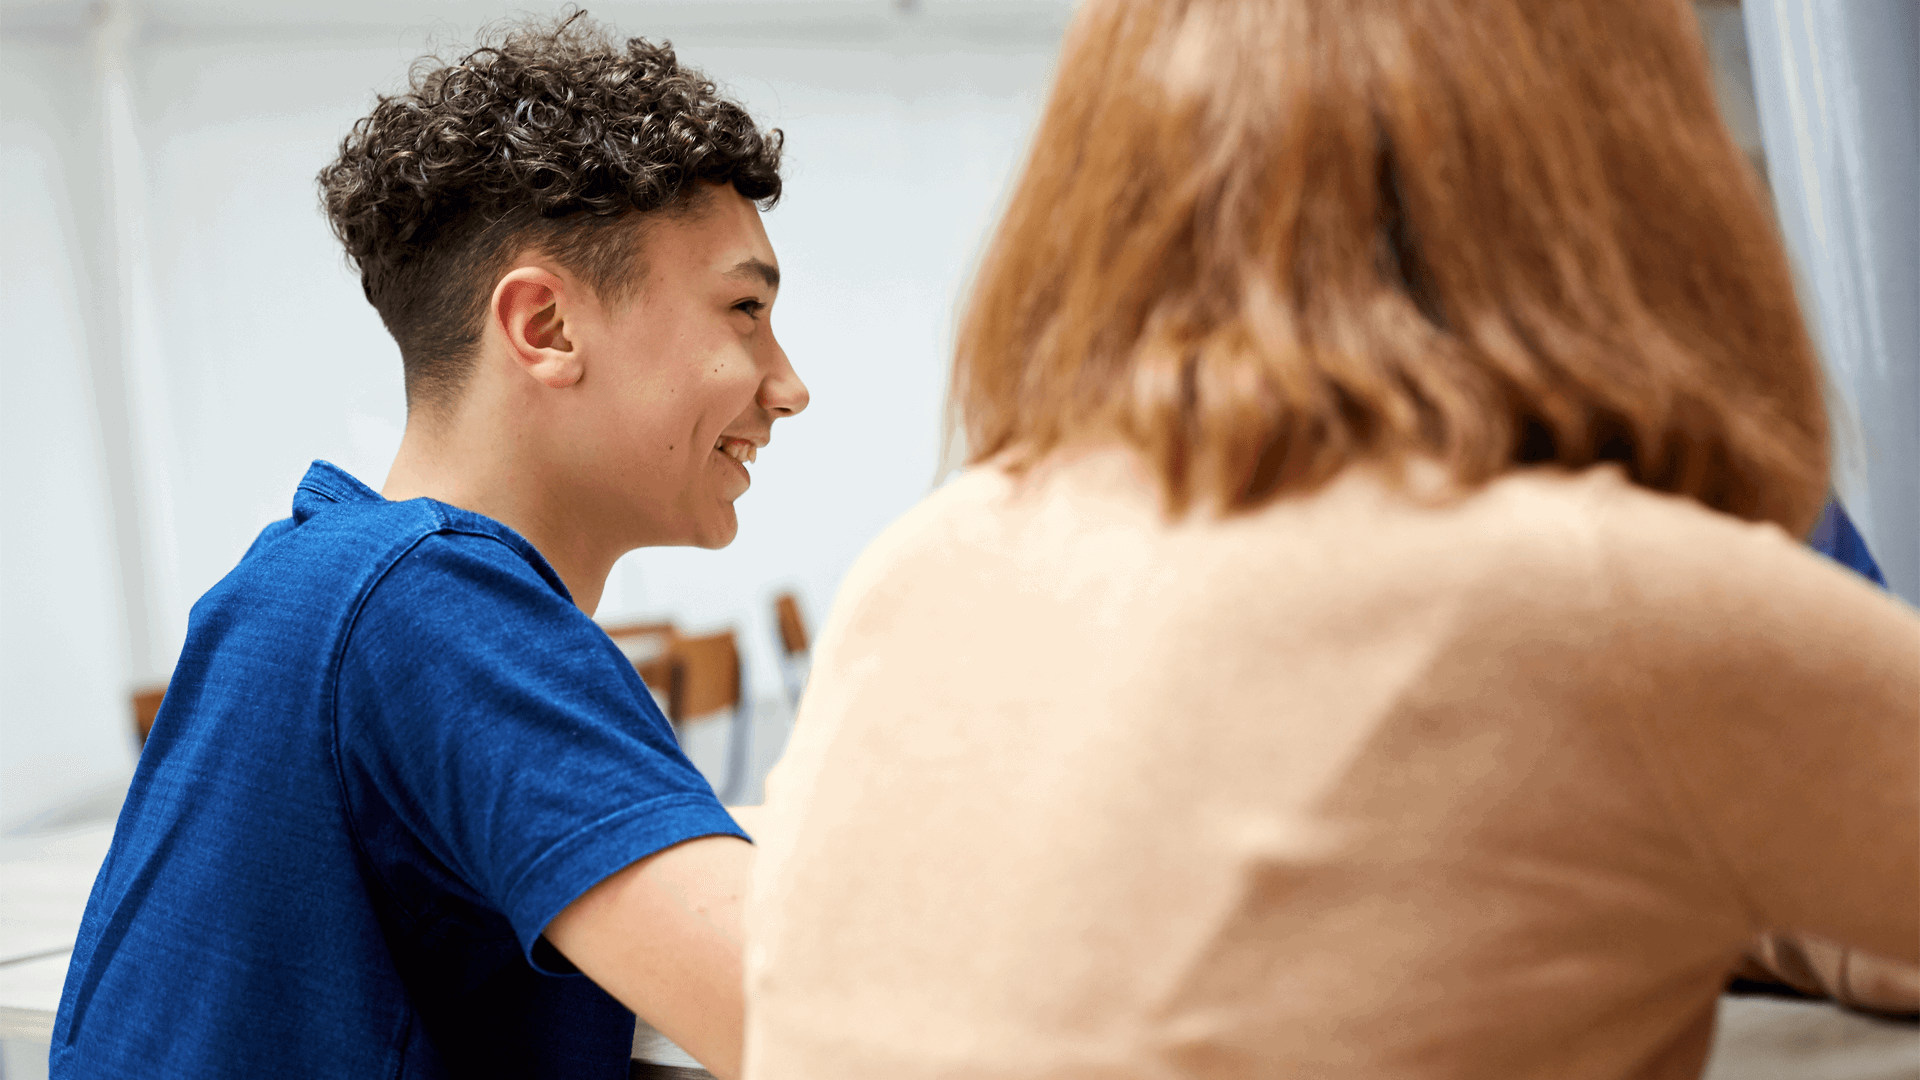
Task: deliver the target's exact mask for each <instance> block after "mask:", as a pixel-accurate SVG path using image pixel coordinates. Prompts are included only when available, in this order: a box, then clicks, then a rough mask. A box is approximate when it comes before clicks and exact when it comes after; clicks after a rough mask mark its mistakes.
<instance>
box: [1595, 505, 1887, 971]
mask: <svg viewBox="0 0 1920 1080" xmlns="http://www.w3.org/2000/svg"><path fill="white" fill-rule="evenodd" d="M1697 517H1698V520H1696V521H1691V522H1689V523H1688V524H1687V525H1686V526H1685V527H1684V530H1683V532H1684V534H1683V535H1670V534H1669V535H1659V536H1652V535H1646V534H1634V533H1632V532H1623V531H1619V530H1614V531H1613V532H1612V535H1610V536H1607V537H1606V539H1607V541H1608V542H1607V543H1605V544H1603V550H1604V551H1606V552H1607V553H1608V555H1607V559H1608V563H1609V564H1610V574H1609V576H1610V578H1611V580H1612V582H1613V584H1614V587H1615V595H1614V599H1615V604H1616V610H1615V614H1616V619H1615V623H1614V625H1615V627H1616V631H1615V632H1616V633H1617V634H1619V635H1620V636H1622V637H1623V638H1624V639H1625V640H1624V642H1623V646H1624V647H1623V649H1622V655H1624V656H1626V657H1629V658H1630V662H1629V663H1627V664H1625V665H1623V667H1622V677H1623V678H1624V679H1627V680H1630V681H1631V683H1632V687H1633V689H1632V693H1631V694H1630V695H1626V696H1627V697H1629V699H1630V700H1632V701H1633V702H1635V703H1636V706H1635V707H1634V708H1633V709H1632V710H1631V711H1632V712H1633V713H1634V714H1635V715H1634V716H1633V717H1632V718H1631V719H1632V721H1633V723H1634V727H1635V729H1636V735H1637V737H1638V739H1639V740H1640V741H1641V742H1642V743H1643V746H1644V750H1645V754H1646V757H1647V760H1648V761H1649V763H1650V765H1651V767H1652V768H1654V769H1655V770H1656V771H1657V772H1658V773H1660V774H1661V780H1662V782H1663V785H1664V786H1665V787H1666V788H1667V790H1668V791H1670V792H1671V793H1672V801H1673V804H1674V812H1675V813H1676V814H1677V815H1679V816H1680V817H1681V818H1682V819H1683V825H1684V826H1685V827H1686V828H1688V829H1689V830H1690V831H1692V832H1694V833H1695V835H1697V836H1698V837H1699V838H1700V840H1701V846H1702V848H1703V849H1704V850H1705V853H1706V856H1707V857H1708V858H1710V859H1713V860H1716V861H1718V862H1720V863H1721V864H1722V869H1724V870H1725V871H1726V872H1727V873H1728V874H1729V875H1730V876H1731V878H1732V879H1733V883H1734V885H1735V887H1736V888H1737V889H1738V891H1739V893H1740V895H1741V896H1742V897H1743V898H1744V899H1745V902H1746V904H1747V905H1748V907H1749V908H1750V911H1749V914H1750V917H1751V918H1752V919H1753V920H1754V922H1755V923H1756V924H1757V925H1756V927H1755V928H1756V929H1765V930H1783V931H1788V932H1799V933H1812V934H1817V935H1820V936H1823V937H1826V938H1829V939H1831V940H1833V941H1835V942H1838V943H1841V944H1844V945H1848V946H1852V947H1855V948H1859V949H1864V950H1867V951H1869V952H1873V953H1877V954H1879V955H1882V956H1887V957H1892V958H1896V959H1900V960H1903V961H1906V962H1908V963H1912V962H1913V961H1915V960H1916V959H1917V958H1920V934H1916V927H1920V615H1916V613H1915V612H1914V610H1913V609H1912V608H1910V607H1908V606H1907V605H1905V604H1904V603H1902V602H1901V601H1900V600H1898V599H1897V598H1894V597H1892V596H1890V595H1888V594H1886V593H1883V592H1881V591H1880V590H1878V589H1876V588H1874V587H1873V586H1872V585H1870V584H1868V583H1867V582H1866V581H1864V580H1862V579H1860V578H1859V577H1857V576H1856V575H1854V574H1852V573H1849V572H1848V571H1847V570H1845V569H1843V568H1841V567H1839V566H1837V565H1835V564H1833V563H1831V562H1829V561H1828V560H1826V559H1823V558H1821V557H1819V556H1818V555H1815V554H1813V553H1812V552H1810V551H1808V550H1806V549H1804V548H1802V547H1800V546H1799V545H1797V544H1795V543H1794V542H1793V541H1792V540H1791V539H1789V538H1788V537H1787V536H1786V534H1785V533H1783V532H1781V531H1780V530H1778V529H1776V528H1773V527H1771V526H1756V525H1747V524H1742V523H1739V522H1737V521H1735V520H1733V519H1731V518H1723V517H1720V516H1718V515H1697Z"/></svg>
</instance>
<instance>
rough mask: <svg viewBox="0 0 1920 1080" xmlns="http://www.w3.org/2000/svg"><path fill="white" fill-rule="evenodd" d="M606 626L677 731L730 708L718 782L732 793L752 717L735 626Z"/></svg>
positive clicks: (741, 773)
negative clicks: (687, 633)
mask: <svg viewBox="0 0 1920 1080" xmlns="http://www.w3.org/2000/svg"><path fill="white" fill-rule="evenodd" d="M605 630H606V631H607V636H608V637H610V638H612V639H613V643H614V644H615V645H618V646H619V647H620V651H621V652H622V653H625V654H626V657H627V659H628V661H630V662H631V663H632V664H633V667H634V670H635V671H637V672H639V673H640V681H642V682H644V683H646V684H647V689H649V690H651V691H653V696H654V699H655V700H656V701H658V702H659V703H660V709H661V711H662V712H664V713H666V714H667V719H668V720H669V721H671V722H672V723H673V726H674V729H675V731H676V732H677V731H678V730H679V729H681V728H683V727H685V726H686V725H687V724H688V723H690V722H692V721H694V720H696V719H700V718H702V717H706V716H711V715H713V714H715V713H718V712H721V711H723V710H731V712H732V716H731V719H732V722H733V723H732V727H731V729H730V730H729V731H728V733H727V774H726V777H725V780H724V782H723V783H722V785H721V797H722V798H723V799H726V798H731V797H732V796H733V795H734V794H735V793H736V792H737V791H738V788H739V786H740V785H741V784H742V783H743V782H744V781H745V779H746V771H747V767H746V755H747V749H748V744H747V735H748V732H747V726H746V725H747V722H748V721H749V720H750V719H751V716H750V715H749V710H748V709H747V708H746V706H745V702H744V701H743V700H742V697H743V695H742V693H741V688H742V686H743V685H744V681H743V679H742V674H741V667H740V647H739V643H738V641H737V640H736V639H735V637H734V634H733V631H731V630H723V631H721V632H720V633H717V634H706V635H703V636H700V637H683V636H681V634H680V632H679V631H678V630H676V629H675V628H674V625H673V624H672V623H670V622H645V623H623V624H620V625H616V626H608V627H605Z"/></svg>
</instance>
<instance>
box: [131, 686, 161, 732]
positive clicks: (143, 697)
mask: <svg viewBox="0 0 1920 1080" xmlns="http://www.w3.org/2000/svg"><path fill="white" fill-rule="evenodd" d="M166 696H167V684H166V683H161V684H160V685H158V686H143V687H141V688H140V689H138V690H135V691H134V692H133V730H134V731H135V732H136V733H138V734H139V736H140V745H141V746H145V745H147V736H148V735H149V734H151V733H152V732H153V718H154V717H156V716H159V715H160V702H161V701H162V700H163V699H164V698H165V697H166Z"/></svg>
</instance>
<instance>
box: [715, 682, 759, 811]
mask: <svg viewBox="0 0 1920 1080" xmlns="http://www.w3.org/2000/svg"><path fill="white" fill-rule="evenodd" d="M752 726H753V707H752V706H751V705H750V704H749V703H748V702H746V701H744V700H741V701H736V702H734V703H733V722H732V724H731V725H730V726H729V729H728V732H727V782H726V783H725V784H723V785H721V788H720V801H721V802H723V803H726V804H727V805H729V806H734V805H738V803H739V801H740V797H741V795H743V794H745V791H744V790H743V789H744V788H745V787H746V784H747V768H748V766H747V750H748V749H749V744H750V743H751V741H752V740H751V731H750V730H749V729H751V728H752Z"/></svg>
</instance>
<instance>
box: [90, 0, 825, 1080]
mask: <svg viewBox="0 0 1920 1080" xmlns="http://www.w3.org/2000/svg"><path fill="white" fill-rule="evenodd" d="M779 156H780V136H779V133H778V132H768V133H762V132H761V131H759V130H758V129H757V128H756V127H755V126H754V123H753V121H752V120H751V118H749V117H748V116H747V115H746V113H745V112H744V111H742V110H741V109H740V108H739V107H738V106H737V105H734V104H733V103H731V102H728V101H725V100H723V99H720V98H718V97H717V96H716V95H715V91H714V87H713V85H712V84H711V83H709V82H707V81H706V80H705V79H704V78H702V77H701V76H700V75H699V74H698V73H696V72H693V71H691V70H689V69H686V68H683V67H681V66H679V65H678V63H677V62H676V61H675V58H674V55H673V53H672V51H671V50H670V49H668V48H665V47H655V46H652V45H649V44H648V43H646V42H645V41H642V40H638V39H636V40H632V41H628V42H625V43H624V44H619V43H616V42H614V41H612V40H611V39H609V38H607V37H606V36H605V35H604V34H603V33H601V32H600V31H598V30H596V29H595V28H593V27H592V26H591V24H588V23H586V22H584V21H583V20H581V19H580V17H579V16H578V15H576V16H575V17H574V18H573V19H571V20H569V21H568V22H567V23H565V24H562V25H561V26H559V27H558V28H548V29H537V28H525V27H523V28H520V29H518V30H516V31H514V32H512V33H510V34H509V35H507V36H506V37H505V38H504V40H502V41H501V42H500V43H499V44H497V45H495V46H492V47H487V48H481V49H479V50H478V51H476V52H474V53H472V54H471V55H469V56H468V57H466V58H465V59H463V60H462V61H460V62H459V63H456V64H453V65H449V66H445V67H440V68H438V69H435V70H432V71H429V72H423V73H420V74H417V75H416V77H415V79H414V84H413V87H412V88H411V90H409V91H408V92H406V93H403V94H400V95H397V96H394V97H385V98H382V99H381V100H380V103H379V105H378V107H376V108H375V109H374V111H373V113H372V115H370V116H368V117H367V118H365V119H363V120H361V121H360V122H359V123H358V124H357V125H355V127H354V129H353V132H352V134H350V135H349V136H348V137H347V138H346V140H345V141H344V142H343V143H342V146H341V152H340V156H339V158H338V159H337V160H335V161H334V162H333V163H332V164H331V165H329V166H328V167H327V168H326V169H325V170H323V171H322V172H321V174H320V186H321V191H322V199H323V202H324V204H325V207H326V211H327V213H328V216H329V218H330V219H331V221H332V224H333V227H334V230H335V232H336V233H337V234H338V235H339V236H340V238H341V240H342V241H343V242H344V243H345V245H346V248H347V251H348V253H349V255H350V256H351V257H352V258H353V260H354V261H355V262H356V264H357V265H358V266H359V269H360V271H361V275H362V282H363V285H364V287H365V291H366V294H367V298H368V300H369V301H371V302H372V304H373V305H374V307H375V308H376V309H378V310H379V312H380V315H381V318H382V319H383V320H384V321H385V323H386V325H387V328H388V329H389V330H390V331H391V332H392V334H393V336H394V338H395V340H396V341H397V342H398V343H399V346H400V352H401V357H402V361H403V364H404V367H405V374H406V389H407V403H408V417H407V429H406V434H405V436H404V438H403V440H402V443H401V448H400V452H399V455H398V457H397V458H396V460H395V462H394V465H393V469H392V472H391V473H389V475H388V477H387V481H386V485H385V488H384V489H383V491H382V492H381V493H379V494H376V493H374V492H373V491H371V490H370V489H368V488H366V487H365V486H363V485H361V484H360V483H359V482H358V481H356V480H354V479H353V478H352V477H350V476H348V475H346V474H345V473H343V472H341V471H340V470H339V469H336V468H334V467H332V466H330V465H327V464H325V463H322V462H316V463H315V464H314V466H313V468H312V469H311V470H310V471H309V472H308V473H307V475H306V477H305V478H304V479H303V480H302V481H301V482H300V485H299V488H298V490H297V491H296V492H295V494H294V500H293V517H292V518H291V519H289V520H286V521H282V522H279V523H276V524H274V525H272V526H269V527H268V528H267V529H266V531H265V532H263V533H262V534H261V536H260V538H259V539H258V540H257V541H255V543H254V545H253V547H252V549H251V550H249V551H248V552H247V554H246V556H245V557H244V558H243V559H242V560H241V562H240V564H239V566H238V567H236V568H235V569H234V571H233V572H232V573H230V574H229V575H228V576H227V577H226V578H225V579H224V580H223V581H221V582H220V583H219V584H218V585H216V586H215V587H214V588H213V589H212V590H211V591H209V592H208V593H207V595H206V596H204V597H203V598H201V600H200V601H199V603H198V604H196V605H195V607H194V610H193V616H192V620H191V624H190V627H189V631H188V636H187V642H186V645H185V648H184V649H183V651H182V654H181V657H180V661H179V664H178V666H177V668H176V669H175V672H174V676H173V680H172V683H171V687H170V689H169V692H168V694H167V698H166V703H165V705H164V707H163V708H162V710H161V712H160V715H159V718H158V720H157V722H156V724H155V726H154V729H153V734H152V737H151V740H150V741H149V742H148V744H147V747H146V750H145V751H144V753H143V755H142V758H141V762H140V766H139V770H138V772H137V773H136V775H135V777H134V781H133V785H132V788H131V790H130V791H129V793H128V797H127V802H126V806H125V809H124V810H123V812H122V814H121V817H120V822H119V825H118V828H117V830H116V833H115V836H114V842H113V848H112V850H111V852H110V853H109V854H108V856H107V860H106V863H105V865H104V866H102V868H101V871H100V875H99V878H98V879H97V881H96V883H95V885H94V889H93V894H92V897H91V898H90V899H89V901H88V905H87V912H86V918H85V922H84V924H83V926H82V928H81V932H80V938H79V942H78V944H77V945H76V947H75V949H74V954H73V962H72V966H71V968H70V970H69V973H68V977H67V985H66V991H65V994H64V995H63V997H62V1000H61V1004H60V1013H59V1018H58V1021H57V1027H56V1029H55V1032H54V1047H53V1054H52V1072H53V1075H54V1076H56V1077H82V1076H85V1077H93V1076H102V1077H109V1076H110V1077H126V1076H136V1075H137V1076H182V1077H195V1078H206V1077H221V1076H233V1077H249V1078H253V1077H261V1076H276V1077H375V1076H379V1077H406V1078H426V1077H442V1076H472V1075H504V1076H526V1077H539V1076H554V1077H559V1076H568V1077H588V1076H599V1077H607V1078H609V1080H611V1078H614V1077H624V1076H625V1075H626V1073H627V1057H628V1050H629V1046H630V1041H631V1038H632V1030H633V1016H632V1013H631V1012H630V1011H629V1010H635V1011H638V1012H640V1013H642V1014H643V1015H645V1016H646V1017H647V1018H648V1020H649V1021H651V1022H652V1024H653V1025H654V1026H655V1027H657V1028H659V1029H660V1030H661V1031H662V1032H664V1033H665V1034H667V1035H668V1036H669V1037H670V1038H672V1039H673V1040H674V1041H676V1042H678V1043H679V1044H680V1045H682V1046H684V1047H685V1048H686V1049H687V1050H688V1051H689V1052H690V1053H692V1054H694V1055H695V1056H696V1057H698V1058H700V1059H701V1060H702V1062H703V1063H705V1064H706V1065H707V1066H708V1067H709V1068H710V1069H712V1070H713V1072H714V1073H716V1074H717V1075H720V1076H722V1077H727V1076H731V1075H733V1074H735V1073H736V1072H737V1070H738V1066H739V1055H740V1016H741V1000H740V993H741V991H740V981H741V980H740V957H739V951H740V945H739V902H740V897H741V894H742V892H743V891H744V888H745V881H746V874H747V869H748V865H749V861H748V860H749V853H750V850H751V849H750V848H749V846H748V844H747V843H746V841H745V839H744V837H745V834H744V833H743V832H741V830H740V829H739V827H738V826H737V825H736V824H735V823H734V821H733V820H732V819H731V818H730V817H729V816H728V814H727V812H726V811H725V810H724V809H722V807H721V806H720V804H719V802H718V801H717V800H716V799H715V798H714V796H713V793H712V791H711V790H710V789H709V787H708V786H707V784H706V783H705V782H704V781H703V780H702V779H701V777H700V775H699V774H698V773H697V772H696V771H695V770H694V769H693V768H692V766H691V765H689V764H688V762H687V761H686V759H685V758H684V757H683V756H682V755H681V754H680V752H679V750H678V748H677V746H676V744H675V741H674V736H673V733H672V730H671V729H670V727H669V726H668V725H667V723H666V721H665V719H664V718H662V717H661V716H660V714H659V711H658V710H657V708H655V706H654V705H653V703H652V700H651V698H650V696H649V695H648V694H647V692H646V690H645V688H644V687H643V686H642V685H641V683H640V681H639V679H638V678H637V677H636V676H635V674H634V672H633V669H632V668H631V667H630V666H629V665H628V664H627V662H626V661H625V660H624V658H623V657H622V656H621V654H620V652H619V650H618V649H616V648H615V647H614V646H613V644H612V643H611V642H610V641H609V640H608V639H607V637H606V635H605V634H604V633H602V632H601V631H600V630H599V629H598V628H597V627H596V626H595V624H594V623H593V622H592V620H591V618H590V615H591V613H592V612H593V610H594V608H595V607H596V605H597V604H598V602H599V598H600V593H601V590H602V588H603V586H604V584H605V582H606V577H607V573H608V570H609V569H610V568H611V567H612V565H613V563H614V560H616V559H617V558H619V557H620V556H621V555H622V554H624V553H625V552H627V551H630V550H632V549H634V548H637V547H642V546H646V545H658V544H694V545H699V546H703V547H721V546H724V545H725V544H727V543H728V542H730V541H731V540H732V539H733V535H734V531H735V529H736V527H737V523H736V520H735V517H734V512H733V505H732V504H733V500H734V499H736V498H738V497H739V496H740V495H741V494H742V493H743V492H744V491H745V490H746V489H747V485H748V482H749V481H748V474H747V470H746V467H745V466H746V463H749V462H751V461H752V460H753V459H754V455H755V453H756V451H757V449H758V448H759V447H762V446H765V445H766V443H767V439H768V435H769V431H770V428H771V425H772V422H773V421H774V420H775V419H778V418H780V417H783V416H790V415H793V414H794V413H797V412H799V411H800V410H801V409H802V408H804V407H805V406H806V402H807V392H806V388H805V387H804V386H802V385H801V383H800V380H799V378H798V377H797V376H796V375H795V374H794V372H793V369H792V367H791V366H789V364H788V362H787V358H786V356H785V354H784V353H783V352H782V351H781V349H780V346H779V345H778V343H776V342H775V340H774V337H773V332H772V329H771V328H770V326H769V325H768V322H767V316H768V313H769V310H770V308H771V306H772V304H773V301H774V297H775V293H776V290H777V288H778V285H779V271H778V269H777V268H776V263H775V260H774V256H773V251H772V249H771V247H770V246H769V245H768V242H767V238H766V233H765V232H764V230H763V229H762V228H761V225H760V220H759V214H758V211H757V209H756V204H760V205H771V203H772V202H773V200H774V199H776V198H777V197H778V195H779V193H780V177H779V172H778V167H779ZM383 496H384V497H383ZM577 973H584V974H585V976H586V978H579V977H577ZM566 975H576V977H560V976H566Z"/></svg>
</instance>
